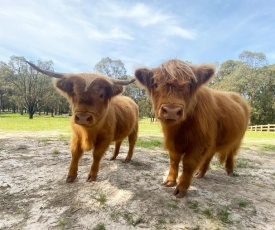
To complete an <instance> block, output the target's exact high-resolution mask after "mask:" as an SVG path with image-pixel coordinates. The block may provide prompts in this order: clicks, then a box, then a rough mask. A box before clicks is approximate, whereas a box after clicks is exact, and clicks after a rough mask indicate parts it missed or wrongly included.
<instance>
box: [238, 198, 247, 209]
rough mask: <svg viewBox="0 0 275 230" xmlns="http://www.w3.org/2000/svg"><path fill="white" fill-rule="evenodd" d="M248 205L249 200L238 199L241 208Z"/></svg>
mask: <svg viewBox="0 0 275 230" xmlns="http://www.w3.org/2000/svg"><path fill="white" fill-rule="evenodd" d="M248 205H249V201H247V200H240V201H239V206H240V207H241V208H245V207H247V206H248Z"/></svg>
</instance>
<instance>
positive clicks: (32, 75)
mask: <svg viewBox="0 0 275 230" xmlns="http://www.w3.org/2000/svg"><path fill="white" fill-rule="evenodd" d="M37 65H38V66H40V67H41V68H43V69H46V70H47V69H51V68H52V65H53V62H52V61H47V62H41V61H38V63H37ZM2 68H3V69H4V79H5V82H6V83H7V84H10V85H11V86H12V90H13V95H12V97H11V98H12V99H13V100H14V102H16V103H17V104H20V105H21V106H22V107H25V108H26V109H27V111H28V114H29V118H30V119H33V115H34V113H35V112H36V111H38V110H39V108H40V107H41V106H43V104H44V103H45V101H46V98H47V97H48V96H49V94H48V92H49V89H50V88H51V87H53V86H52V84H51V80H50V79H49V77H47V76H45V75H43V74H40V73H38V72H37V71H36V70H33V69H32V68H31V67H30V66H29V65H27V63H26V62H25V58H24V57H18V56H12V57H11V58H10V61H9V62H8V63H7V64H3V65H2ZM20 105H19V106H20Z"/></svg>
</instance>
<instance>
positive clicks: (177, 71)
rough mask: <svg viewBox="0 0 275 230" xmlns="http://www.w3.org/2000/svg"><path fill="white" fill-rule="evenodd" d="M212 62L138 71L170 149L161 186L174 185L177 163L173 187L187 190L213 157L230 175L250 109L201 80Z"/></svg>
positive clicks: (177, 62) (172, 62)
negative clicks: (180, 164)
mask: <svg viewBox="0 0 275 230" xmlns="http://www.w3.org/2000/svg"><path fill="white" fill-rule="evenodd" d="M214 72H215V70H214V67H213V66H211V65H207V64H206V65H199V66H195V65H191V64H189V63H185V62H182V61H180V60H170V61H167V62H165V63H163V64H162V65H161V66H159V67H157V68H153V69H151V70H150V69H146V68H143V69H137V70H136V72H135V77H136V79H137V80H138V81H139V83H140V84H141V85H142V86H143V87H145V88H146V90H147V92H148V94H149V97H150V98H151V100H152V103H153V106H154V111H155V114H156V117H157V118H158V119H159V121H160V123H161V125H162V130H163V134H164V146H165V148H166V149H167V150H168V151H169V156H170V170H169V174H168V177H167V179H166V181H165V182H164V184H165V185H166V186H169V187H170V186H174V185H176V180H177V177H178V169H179V163H180V161H182V164H183V172H182V174H181V176H180V177H179V181H178V184H177V187H176V189H175V191H174V195H176V197H178V198H181V197H184V196H185V194H186V191H187V189H188V188H189V186H190V184H191V181H192V178H193V176H194V175H195V173H196V172H197V174H196V176H197V177H203V176H204V174H205V173H206V171H207V169H208V167H209V163H210V161H211V159H212V157H213V155H214V154H215V153H216V152H217V153H218V157H219V159H220V162H221V163H223V162H225V168H226V171H227V173H228V175H233V167H234V160H235V157H236V155H237V150H238V149H239V147H240V144H241V140H242V138H243V136H244V133H245V131H246V128H247V125H248V122H249V108H248V106H247V104H246V103H245V101H244V100H243V99H242V98H241V97H240V96H239V95H238V94H236V93H232V92H221V91H215V90H211V89H209V88H207V87H206V86H204V84H205V83H206V82H207V81H209V79H210V78H211V77H212V76H213V75H214Z"/></svg>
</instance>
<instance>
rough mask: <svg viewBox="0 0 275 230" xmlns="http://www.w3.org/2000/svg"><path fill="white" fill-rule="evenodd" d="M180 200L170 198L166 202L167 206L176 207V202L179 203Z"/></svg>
mask: <svg viewBox="0 0 275 230" xmlns="http://www.w3.org/2000/svg"><path fill="white" fill-rule="evenodd" d="M179 202H180V200H179V199H172V200H170V201H169V202H168V207H169V208H170V209H177V208H178V204H179Z"/></svg>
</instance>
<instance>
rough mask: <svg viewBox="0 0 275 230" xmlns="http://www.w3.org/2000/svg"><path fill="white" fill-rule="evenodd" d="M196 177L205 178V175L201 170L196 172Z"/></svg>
mask: <svg viewBox="0 0 275 230" xmlns="http://www.w3.org/2000/svg"><path fill="white" fill-rule="evenodd" d="M194 177H195V178H198V179H201V178H203V177H204V174H203V173H201V172H197V173H196V174H195V176H194Z"/></svg>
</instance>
